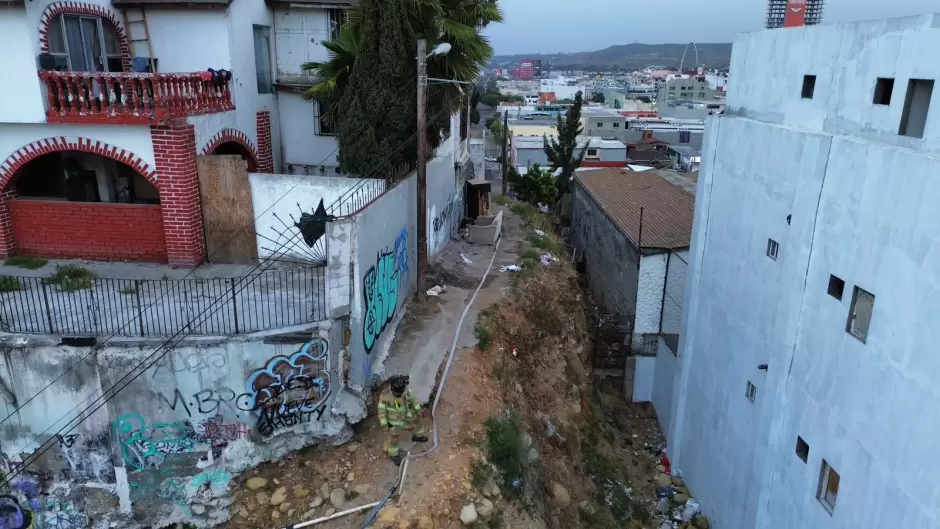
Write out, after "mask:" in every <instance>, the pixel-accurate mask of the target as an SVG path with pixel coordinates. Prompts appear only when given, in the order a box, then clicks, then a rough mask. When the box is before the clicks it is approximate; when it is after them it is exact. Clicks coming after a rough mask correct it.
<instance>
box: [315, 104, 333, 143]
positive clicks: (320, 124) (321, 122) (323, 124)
mask: <svg viewBox="0 0 940 529" xmlns="http://www.w3.org/2000/svg"><path fill="white" fill-rule="evenodd" d="M327 112H329V106H327V103H326V101H317V135H319V136H335V135H336V130H334V129H333V125H332V124H331V123H330V122H329V121H328V120H327V119H326V114H327Z"/></svg>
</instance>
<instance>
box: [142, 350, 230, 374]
mask: <svg viewBox="0 0 940 529" xmlns="http://www.w3.org/2000/svg"><path fill="white" fill-rule="evenodd" d="M225 361H226V360H225V355H224V354H223V353H221V352H213V353H207V352H206V351H195V352H179V351H173V352H171V353H169V354H167V355H166V356H162V357H160V359H159V360H158V361H157V362H156V364H155V366H154V370H153V376H152V377H151V378H156V377H157V374H158V373H159V372H160V370H161V369H165V370H167V371H169V372H170V373H173V374H176V373H183V372H186V371H188V372H190V373H198V372H200V371H204V370H206V369H218V368H220V367H225Z"/></svg>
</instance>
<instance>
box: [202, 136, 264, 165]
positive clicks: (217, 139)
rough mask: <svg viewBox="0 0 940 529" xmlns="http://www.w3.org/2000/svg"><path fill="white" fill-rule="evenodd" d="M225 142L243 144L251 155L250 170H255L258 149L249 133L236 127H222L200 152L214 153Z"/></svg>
mask: <svg viewBox="0 0 940 529" xmlns="http://www.w3.org/2000/svg"><path fill="white" fill-rule="evenodd" d="M225 143H237V144H238V145H241V146H242V147H243V148H244V149H245V150H246V151H248V154H250V155H251V159H250V160H249V161H248V171H249V172H252V173H253V172H255V171H257V168H258V150H257V149H255V146H254V145H253V144H252V143H251V140H250V139H248V135H246V134H245V133H244V132H242V131H240V130H236V129H222V130H220V131H219V132H217V133H216V134H215V136H213V137H212V138H210V139H209V141H208V142H207V143H206V146H205V147H203V148H202V150H201V151H200V152H199V154H201V155H203V156H205V155H208V154H212V152H213V151H215V150H216V149H217V148H219V146H221V145H223V144H225Z"/></svg>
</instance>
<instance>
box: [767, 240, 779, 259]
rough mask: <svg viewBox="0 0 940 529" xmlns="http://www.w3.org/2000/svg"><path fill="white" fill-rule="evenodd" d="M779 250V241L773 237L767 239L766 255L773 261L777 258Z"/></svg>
mask: <svg viewBox="0 0 940 529" xmlns="http://www.w3.org/2000/svg"><path fill="white" fill-rule="evenodd" d="M779 252H780V243H778V242H777V241H775V240H773V239H767V257H770V258H771V259H773V260H774V261H776V260H777V254H778V253H779Z"/></svg>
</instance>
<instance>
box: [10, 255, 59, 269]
mask: <svg viewBox="0 0 940 529" xmlns="http://www.w3.org/2000/svg"><path fill="white" fill-rule="evenodd" d="M48 262H49V261H47V260H46V259H43V258H41V257H30V256H28V255H14V256H11V257H7V259H6V261H4V264H6V265H7V266H16V267H18V268H25V269H27V270H38V269H40V268H42V267H44V266H46V263H48Z"/></svg>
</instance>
